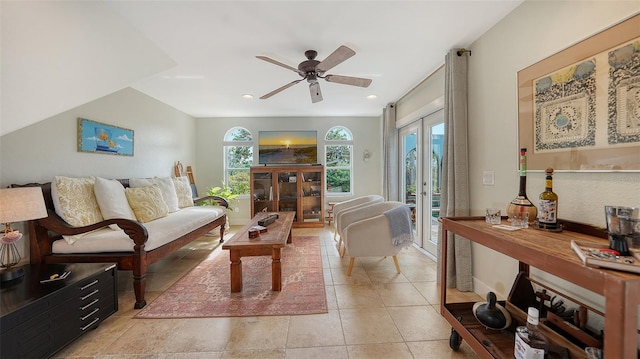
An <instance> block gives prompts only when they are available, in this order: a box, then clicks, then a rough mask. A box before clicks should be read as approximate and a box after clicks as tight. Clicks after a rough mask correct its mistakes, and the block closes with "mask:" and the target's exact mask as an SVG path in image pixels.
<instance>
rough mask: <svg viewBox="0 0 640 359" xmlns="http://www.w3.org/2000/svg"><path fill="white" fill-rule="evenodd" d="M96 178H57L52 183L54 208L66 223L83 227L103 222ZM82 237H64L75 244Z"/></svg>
mask: <svg viewBox="0 0 640 359" xmlns="http://www.w3.org/2000/svg"><path fill="white" fill-rule="evenodd" d="M94 183H95V178H94V177H85V178H72V177H64V176H55V177H54V178H53V181H52V182H51V197H52V199H53V207H54V209H55V211H56V213H57V214H58V216H60V218H62V219H63V220H64V221H65V222H67V223H69V225H71V226H74V227H83V226H88V225H90V224H94V223H98V222H100V221H102V219H103V218H102V213H100V207H99V206H98V202H97V201H96V196H95V194H94V193H93V185H94ZM80 237H82V235H75V236H64V239H65V240H66V241H67V242H69V244H73V243H74V242H75V241H77V240H78V239H79V238H80Z"/></svg>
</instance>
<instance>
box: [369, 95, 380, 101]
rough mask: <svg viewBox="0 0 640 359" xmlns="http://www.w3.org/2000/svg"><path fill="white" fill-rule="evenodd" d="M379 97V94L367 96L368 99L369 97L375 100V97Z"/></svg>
mask: <svg viewBox="0 0 640 359" xmlns="http://www.w3.org/2000/svg"><path fill="white" fill-rule="evenodd" d="M377 98H378V96H376V95H369V96H367V99H368V100H375V99H377Z"/></svg>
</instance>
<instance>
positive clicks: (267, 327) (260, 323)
mask: <svg viewBox="0 0 640 359" xmlns="http://www.w3.org/2000/svg"><path fill="white" fill-rule="evenodd" d="M288 327H289V317H242V318H238V321H237V323H236V325H235V326H234V328H233V330H232V331H231V337H230V338H229V342H228V343H227V347H226V350H245V349H251V350H256V349H260V350H263V349H283V348H285V346H286V343H287V330H288Z"/></svg>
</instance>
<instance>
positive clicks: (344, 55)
mask: <svg viewBox="0 0 640 359" xmlns="http://www.w3.org/2000/svg"><path fill="white" fill-rule="evenodd" d="M355 54H356V52H355V51H353V50H351V49H350V48H348V47H346V46H344V45H342V46H340V47H338V48H337V49H336V51H334V52H332V53H331V55H329V56H327V58H326V59H324V61H322V62H321V63H319V64H318V66H317V67H316V68H317V69H318V72H327V71H329V70H330V69H332V68H333V67H334V66H336V65H338V64H340V63H342V62H343V61H344V60H346V59H348V58H350V57H351V56H353V55H355Z"/></svg>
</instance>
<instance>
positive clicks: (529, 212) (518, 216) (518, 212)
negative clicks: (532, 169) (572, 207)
mask: <svg viewBox="0 0 640 359" xmlns="http://www.w3.org/2000/svg"><path fill="white" fill-rule="evenodd" d="M519 174H520V189H519V190H518V196H516V198H514V199H513V200H512V201H511V203H509V205H508V206H507V215H508V216H509V222H512V224H513V222H514V219H515V220H518V221H522V220H523V219H525V218H527V217H528V220H527V221H525V223H524V224H525V225H527V223H532V222H533V221H534V220H535V219H536V218H537V216H538V209H537V208H536V206H535V205H534V204H533V203H531V201H530V200H529V198H527V149H526V148H521V149H520V171H519Z"/></svg>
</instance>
